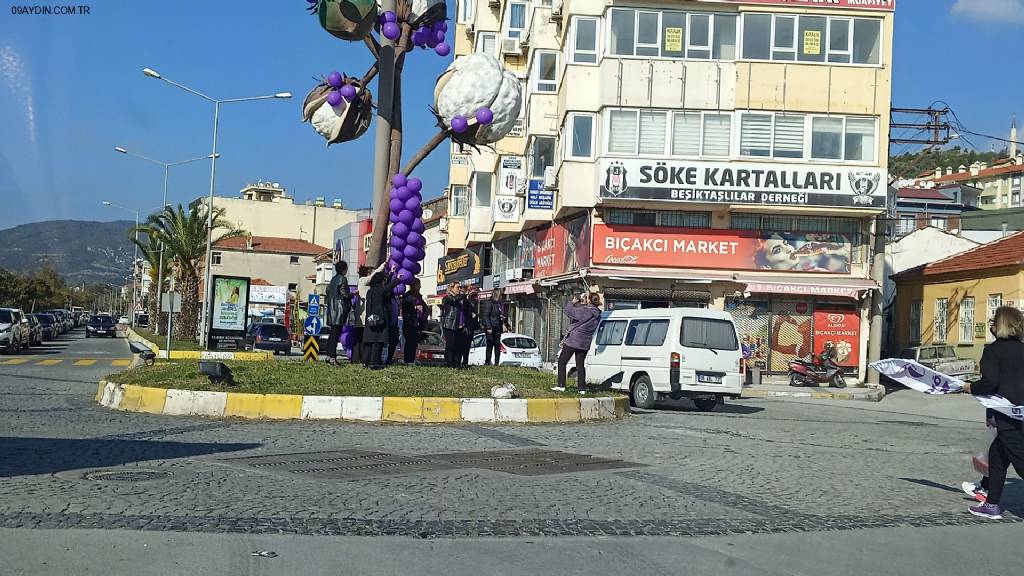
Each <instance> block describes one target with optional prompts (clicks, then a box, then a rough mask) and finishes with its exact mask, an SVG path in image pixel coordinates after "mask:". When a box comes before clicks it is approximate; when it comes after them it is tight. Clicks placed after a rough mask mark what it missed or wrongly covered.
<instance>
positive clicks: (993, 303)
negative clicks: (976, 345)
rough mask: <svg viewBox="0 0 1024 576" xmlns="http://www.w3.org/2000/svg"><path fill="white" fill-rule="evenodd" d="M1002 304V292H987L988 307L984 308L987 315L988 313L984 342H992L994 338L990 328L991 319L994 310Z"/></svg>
mask: <svg viewBox="0 0 1024 576" xmlns="http://www.w3.org/2000/svg"><path fill="white" fill-rule="evenodd" d="M1002 305H1003V294H1002V293H1001V292H1000V293H999V294H989V295H988V309H987V310H986V312H987V315H988V318H987V320H988V322H987V323H986V329H985V341H986V342H994V341H995V339H996V337H995V336H993V335H992V330H991V329H990V327H991V325H992V320H994V319H995V317H996V310H998V309H999V307H1000V306H1002Z"/></svg>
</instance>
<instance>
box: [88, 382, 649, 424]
mask: <svg viewBox="0 0 1024 576" xmlns="http://www.w3.org/2000/svg"><path fill="white" fill-rule="evenodd" d="M96 402H98V403H99V404H101V405H103V406H106V407H108V408H113V409H115V410H125V411H129V412H146V413H149V414H166V415H168V416H213V417H218V418H249V419H277V420H287V419H303V420H350V421H360V422H415V423H424V422H520V423H526V422H530V423H532V422H583V421H590V420H615V419H617V418H623V417H624V416H625V415H626V414H627V413H628V412H629V400H628V399H627V398H626V397H625V396H620V397H614V398H613V397H607V398H529V399H511V400H496V399H491V398H416V397H414V398H399V397H390V396H384V397H369V396H301V395H298V394H245V393H239V392H206V391H200V390H174V389H167V388H149V387H145V386H135V385H133V384H115V383H113V382H107V381H105V380H101V381H100V384H99V389H97V390H96Z"/></svg>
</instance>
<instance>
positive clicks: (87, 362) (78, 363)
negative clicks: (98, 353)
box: [75, 360, 96, 366]
mask: <svg viewBox="0 0 1024 576" xmlns="http://www.w3.org/2000/svg"><path fill="white" fill-rule="evenodd" d="M95 363H96V361H95V360H75V366H92V365H93V364H95Z"/></svg>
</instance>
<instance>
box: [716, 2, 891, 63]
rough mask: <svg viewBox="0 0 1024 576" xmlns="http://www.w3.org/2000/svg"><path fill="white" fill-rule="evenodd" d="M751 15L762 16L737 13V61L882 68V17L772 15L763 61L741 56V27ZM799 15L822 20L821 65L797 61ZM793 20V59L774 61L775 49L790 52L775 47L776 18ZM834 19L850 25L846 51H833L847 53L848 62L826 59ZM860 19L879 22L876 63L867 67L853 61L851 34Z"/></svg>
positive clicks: (883, 40) (883, 32) (798, 55)
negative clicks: (738, 16)
mask: <svg viewBox="0 0 1024 576" xmlns="http://www.w3.org/2000/svg"><path fill="white" fill-rule="evenodd" d="M750 15H764V12H743V13H741V14H740V19H739V22H738V24H737V35H736V42H737V58H736V59H737V60H738V61H744V62H799V63H801V64H809V65H812V66H815V65H816V66H856V67H860V68H881V67H882V66H883V58H882V56H883V55H884V54H885V40H886V37H885V25H884V24H885V22H883V21H881V20H882V19H881V18H875V17H865V16H826V15H819V14H799V15H798V14H771V17H772V22H771V39H770V40H771V41H770V42H769V47H770V50H769V51H768V58H767V59H763V58H744V57H743V49H742V44H743V28H744V25H745V23H746V19H747V16H750ZM801 16H803V17H817V18H825V34H824V37H823V38H822V50H823V51H824V56H825V59H824V60H823V61H821V62H815V61H802V60H800V59H799V58H800V54H799V47H800V42H801V38H800V17H801ZM793 17H795V18H796V22H795V27H794V33H793V44H794V46H793V55H794V59H793V60H776V59H775V58H774V52H775V51H776V50H777V51H779V52H787V53H788V52H789V51H790V50H789V48H786V47H783V48H776V47H775V19H776V18H793ZM834 19H838V20H849V21H850V24H849V26H850V29H849V34H848V38H849V40H848V41H847V50H837V51H836V53H837V54H846V55H848V56H849V57H850V61H849V62H830V61H829V56H830V54H831V53H832V51H831V30H832V20H834ZM860 20H878V21H879V34H878V54H879V57H878V63H877V64H868V63H863V64H861V63H856V62H854V61H853V40H854V32H855V29H856V26H857V22H858V21H860Z"/></svg>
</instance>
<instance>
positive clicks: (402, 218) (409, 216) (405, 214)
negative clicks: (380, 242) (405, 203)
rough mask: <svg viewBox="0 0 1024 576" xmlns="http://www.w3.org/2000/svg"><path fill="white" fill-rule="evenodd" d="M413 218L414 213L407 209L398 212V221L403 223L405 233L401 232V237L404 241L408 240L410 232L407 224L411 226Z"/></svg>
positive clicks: (414, 216) (414, 217)
mask: <svg viewBox="0 0 1024 576" xmlns="http://www.w3.org/2000/svg"><path fill="white" fill-rule="evenodd" d="M415 220H416V215H415V214H413V213H412V212H410V211H408V210H402V211H401V212H399V213H398V221H399V222H400V223H402V224H405V226H404V228H405V234H401V236H402V238H405V241H406V242H409V238H408V236H409V232H410V230H409V226H412V223H413V222H414V221H415Z"/></svg>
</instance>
